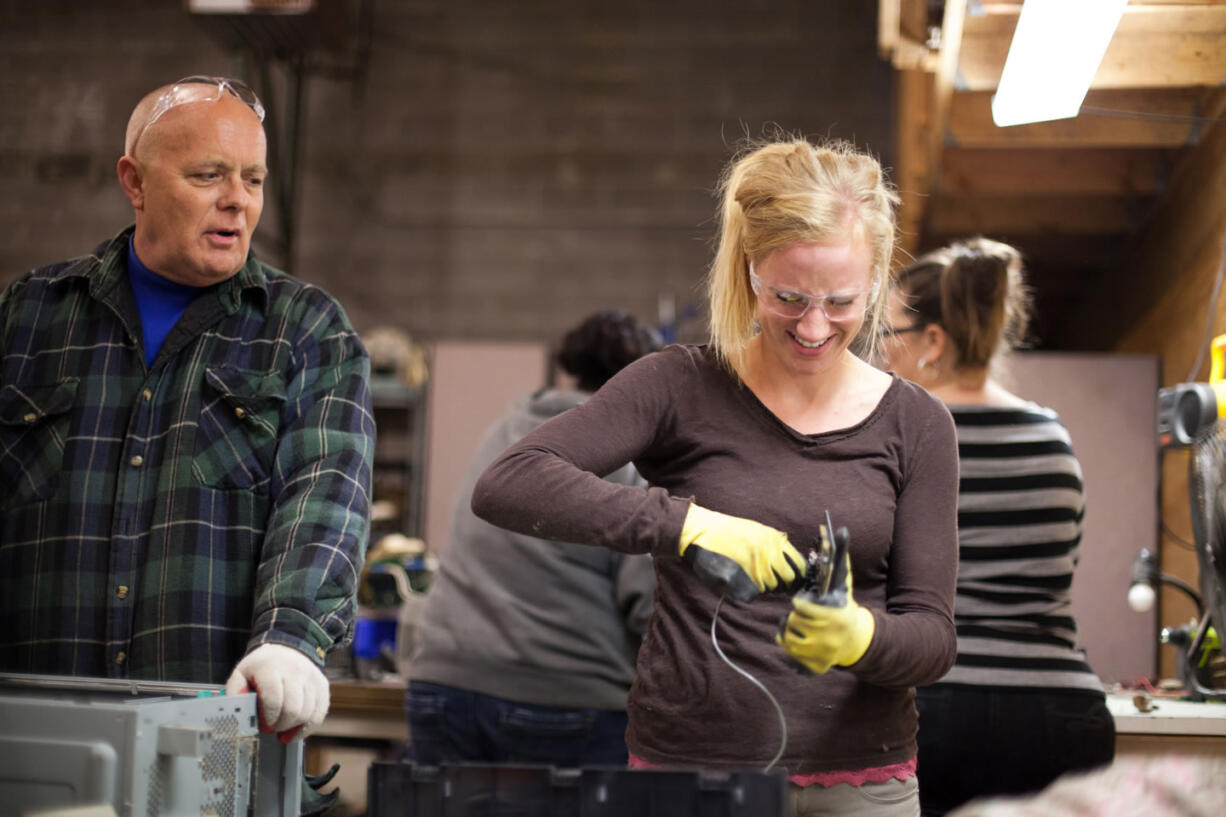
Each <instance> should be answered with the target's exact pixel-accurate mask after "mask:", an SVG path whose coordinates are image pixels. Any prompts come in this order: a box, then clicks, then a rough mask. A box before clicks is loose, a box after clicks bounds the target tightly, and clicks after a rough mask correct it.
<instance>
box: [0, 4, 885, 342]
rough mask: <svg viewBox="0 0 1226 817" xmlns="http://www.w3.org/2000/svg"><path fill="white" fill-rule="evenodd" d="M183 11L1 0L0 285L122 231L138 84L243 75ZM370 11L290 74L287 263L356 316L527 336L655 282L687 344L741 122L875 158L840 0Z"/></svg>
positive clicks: (881, 137) (867, 100)
mask: <svg viewBox="0 0 1226 817" xmlns="http://www.w3.org/2000/svg"><path fill="white" fill-rule="evenodd" d="M184 5H185V4H183V3H176V2H169V1H168V0H160V1H158V0H120V1H118V2H108V3H95V2H90V0H77V1H76V2H69V1H68V0H42V1H41V2H40V3H37V4H34V3H26V2H17V0H3V2H0V15H2V16H0V185H2V186H3V188H4V189H5V191H6V195H5V196H4V197H3V198H2V199H0V231H2V232H3V234H4V235H5V237H6V238H5V240H4V241H3V242H0V283H4V282H7V281H8V280H10V279H11V278H13V277H15V276H16V275H17V274H19V273H20V272H23V271H24V270H26V269H29V268H30V267H33V266H35V265H37V264H41V263H44V262H48V261H51V260H56V259H59V258H63V257H68V256H71V255H77V254H80V253H83V252H86V251H88V250H89V249H91V248H92V246H93V245H94V244H95V243H96V242H97V241H99V240H101V239H103V238H104V237H107V236H109V235H111V234H113V233H114V232H115V231H117V230H118V229H119V228H121V227H122V226H124V225H125V224H127V223H128V222H129V221H130V210H129V208H128V206H127V202H126V200H124V198H123V196H122V194H121V193H120V191H119V188H118V185H117V184H116V182H115V180H114V163H115V160H116V159H117V158H118V156H119V154H120V152H121V142H122V134H123V130H124V126H125V123H126V120H127V116H128V113H129V112H130V110H131V107H132V106H133V105H134V104H135V102H136V101H137V100H138V99H139V98H140V96H141V95H142V94H143V93H144V92H146V91H147V90H149V89H150V88H152V87H153V86H154V85H156V84H157V83H160V82H165V81H170V80H173V79H176V78H178V77H180V76H183V75H186V74H192V73H222V74H241V73H242V72H243V71H244V70H246V69H245V66H247V65H249V62H247V61H245V60H244V59H243V58H242V55H241V54H238V53H236V52H233V51H230V50H227V48H225V47H223V45H222V44H221V42H220V41H219V40H217V39H215V38H214V37H213V36H212V35H211V34H210V33H208V32H207V31H206V30H205V29H204V27H203V26H201V25H200V24H199V21H198V20H195V19H193V18H192V17H191V16H190V15H189V14H188V13H187V12H185V11H184ZM373 11H374V20H375V26H374V36H373V40H372V42H371V49H370V57H369V61H368V63H367V65H366V69H367V70H366V72H365V78H364V80H363V81H361V82H355V81H351V80H346V79H343V78H336V77H334V76H329V75H325V74H324V73H322V72H317V73H315V74H313V75H312V77H311V79H310V81H309V85H308V90H307V95H306V104H307V108H306V119H305V122H306V126H305V128H304V129H303V131H302V134H301V137H302V140H303V141H302V158H301V166H300V174H301V175H300V180H299V183H298V201H297V214H298V215H297V218H298V224H299V230H298V235H297V241H296V243H295V251H294V267H293V270H294V272H295V274H297V275H299V276H300V277H302V278H304V279H306V280H309V281H312V282H314V283H317V284H319V285H321V286H323V287H325V288H326V289H328V290H329V291H331V292H332V293H334V294H335V295H337V296H338V297H339V298H340V299H341V301H342V302H343V303H344V305H345V307H346V309H347V310H348V312H349V314H350V316H351V318H352V319H353V321H354V323H355V325H357V327H358V329H359V330H363V329H368V328H371V327H373V326H376V325H393V326H398V327H400V328H403V329H406V330H408V331H409V332H411V333H412V334H413V335H414V336H415V337H417V338H420V339H422V340H437V339H480V340H490V339H492V340H499V339H505V340H519V341H541V340H543V341H547V342H548V341H551V340H553V339H554V338H555V337H556V336H557V335H559V334H560V333H561V332H562V331H564V330H565V329H566V328H568V327H569V326H571V325H573V323H575V322H576V321H577V320H578V319H579V318H580V317H582V316H583V315H584V314H586V313H588V312H590V311H593V310H595V309H600V308H610V307H619V308H624V309H628V310H630V311H631V312H633V313H634V314H636V315H637V316H639V317H640V318H641V319H643V320H647V321H654V320H655V319H656V316H657V307H658V303H659V301H660V299H661V298H662V297H671V298H673V299H675V300H676V302H677V304H678V309H679V311H680V312H681V313H682V314H683V315H685V314H687V313H688V312H696V313H697V314H696V315H695V317H693V318H692V319H691V320H689V321H688V322H683V323H682V325H681V327H680V332H679V336H680V337H681V338H682V339H701V338H702V337H704V336H705V326H704V325H703V323H702V318H701V298H702V288H701V287H702V277H703V274H704V271H705V266H706V264H707V262H708V260H709V258H710V254H711V248H712V244H711V241H712V236H713V233H714V221H713V216H714V213H715V206H716V202H715V199H714V198H713V195H712V191H713V189H714V186H715V183H716V179H717V177H718V174H719V172H720V169H721V167H722V166H723V164H724V162H725V161H726V160H727V158H728V157H729V156H730V155H731V153H732V151H733V149H734V148H735V146H736V144H737V143H738V141H739V140H740V139H741V138H742V137H744V136H745V135H746V134H751V135H755V136H756V135H761V134H762V133H763V132H764V129H765V128H767V127H769V126H770V125H772V124H773V125H777V126H778V127H781V128H783V129H785V130H787V131H789V132H800V133H805V134H809V135H815V136H822V135H827V136H832V137H838V138H845V139H851V140H853V141H855V142H856V143H857V144H860V145H861V146H864V147H867V148H869V149H870V150H872V151H874V152H875V153H877V154H878V155H879V156H881V158H882V159H883V160H884V161H885V163H886V164H887V165H888V164H889V163H890V161H891V158H892V157H891V156H890V148H889V146H890V143H891V141H892V134H891V132H890V127H891V126H890V119H889V117H890V110H891V102H890V95H891V87H890V72H889V68H888V65H887V64H886V63H884V62H883V61H881V60H880V59H879V58H878V57H877V54H876V45H875V37H876V4H874V3H868V2H864V0H821V2H813V1H812V0H770V2H752V1H750V0H678V1H677V2H672V3H659V2H645V1H644V0H622V1H621V2H612V0H587V1H585V2H575V1H574V0H515V2H510V1H509V0H504V1H499V0H483V1H480V2H479V1H478V0H413V1H410V0H375V2H374V6H373ZM283 76H284V75H283V74H277V75H275V76H274V79H276V80H278V81H277V82H274V88H276V87H278V85H280V86H282V87H283V86H284V82H283V81H282V78H283ZM282 101H283V100H282ZM276 115H278V111H277V110H275V109H274V110H273V111H272V112H270V116H276ZM270 198H271V197H270ZM278 230H279V223H278V215H277V212H276V207H275V206H274V205H273V203H272V202H271V201H268V202H267V203H266V205H265V215H264V220H263V221H262V223H261V227H260V233H259V234H258V235H257V243H256V246H257V251H259V252H261V254H262V255H264V257H266V258H268V260H270V261H272V262H274V263H284V259H282V258H280V257H279V256H278V250H277V247H278V242H277V240H276V239H277V231H278Z"/></svg>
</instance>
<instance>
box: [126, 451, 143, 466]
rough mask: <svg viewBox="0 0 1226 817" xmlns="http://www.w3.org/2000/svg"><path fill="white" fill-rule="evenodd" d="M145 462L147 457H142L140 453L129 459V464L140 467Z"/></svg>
mask: <svg viewBox="0 0 1226 817" xmlns="http://www.w3.org/2000/svg"><path fill="white" fill-rule="evenodd" d="M144 464H145V458H144V457H142V456H141V455H140V454H137V455H136V456H135V457H133V458H132V459H130V460H128V465H131V466H132V467H133V468H140V467H141V466H142V465H144Z"/></svg>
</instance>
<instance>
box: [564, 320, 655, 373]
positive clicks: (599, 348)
mask: <svg viewBox="0 0 1226 817" xmlns="http://www.w3.org/2000/svg"><path fill="white" fill-rule="evenodd" d="M661 346H662V343H661V342H660V337H659V335H658V334H657V333H656V332H655V331H654V330H652V329H649V328H647V327H645V326H643V325H642V324H640V323H639V322H638V321H637V320H635V319H634V317H633V316H632V315H630V314H628V313H626V312H623V311H621V310H611V311H605V312H597V313H596V314H594V315H591V316H590V317H588V318H587V319H585V320H584V321H583V323H581V324H579V325H578V326H576V327H575V328H574V329H571V330H570V331H569V332H567V333H566V335H565V336H564V337H563V338H562V346H561V348H560V349H559V350H558V356H557V359H558V364H559V365H560V366H561V367H562V369H563V370H564V371H566V372H567V373H568V374H570V375H571V376H573V377H574V378H575V379H576V380H578V386H579V388H580V389H582V390H583V391H590V392H594V391H596V390H597V389H599V388H600V387H601V386H603V385H604V384H605V381H606V380H608V379H609V378H610V377H612V376H613V375H615V374H617V373H618V372H619V371H621V370H622V368H624V367H625V366H626V365H627V364H629V363H632V362H634V361H635V360H638V359H639V358H640V357H642V356H643V355H645V354H648V353H649V352H654V351H656V350H657V349H659V348H660V347H661Z"/></svg>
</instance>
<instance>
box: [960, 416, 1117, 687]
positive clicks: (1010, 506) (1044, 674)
mask: <svg viewBox="0 0 1226 817" xmlns="http://www.w3.org/2000/svg"><path fill="white" fill-rule="evenodd" d="M950 413H951V414H952V415H953V418H954V423H955V426H956V428H957V433H958V453H959V457H960V464H961V481H960V489H959V496H958V539H959V562H958V592H957V599H956V603H955V610H954V618H955V622H956V624H957V628H958V659H957V663H956V664H955V665H954V667H953V669H951V670H950V671H949V673H948V674H947V675H946V676H945V677H944V678H943V679H942V680H941V681H940V683H943V684H959V685H971V686H991V687H997V688H1023V689H1046V690H1064V691H1074V690H1081V691H1086V692H1094V693H1098V694H1102V691H1103V689H1102V684H1101V682H1100V681H1099V679H1098V677H1097V676H1096V675H1095V674H1094V671H1093V670H1092V669H1091V668H1090V666H1089V664H1088V663H1086V660H1085V656H1084V654H1083V653H1082V651H1081V650H1080V649H1079V648H1078V646H1077V623H1076V621H1075V620H1074V619H1073V614H1072V609H1071V597H1070V588H1071V586H1072V582H1073V570H1074V568H1075V567H1076V565H1077V559H1078V550H1079V546H1080V544H1081V529H1082V518H1083V516H1084V514H1085V493H1084V490H1083V485H1082V473H1081V465H1080V463H1079V462H1078V461H1077V457H1076V455H1075V454H1074V453H1073V447H1072V444H1071V441H1070V439H1069V434H1068V430H1067V429H1066V428H1065V427H1064V425H1063V424H1062V423H1061V422H1060V419H1059V417H1058V416H1057V415H1056V413H1055V412H1054V411H1051V410H1050V409H1046V408H1042V407H1040V406H1038V405H1035V404H1034V403H1030V404H1028V405H1026V406H1023V407H998V406H969V405H955V406H950Z"/></svg>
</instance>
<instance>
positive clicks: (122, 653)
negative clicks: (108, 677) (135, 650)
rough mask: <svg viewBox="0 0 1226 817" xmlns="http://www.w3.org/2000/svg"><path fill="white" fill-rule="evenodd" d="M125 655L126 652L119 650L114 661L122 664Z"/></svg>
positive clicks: (126, 655)
mask: <svg viewBox="0 0 1226 817" xmlns="http://www.w3.org/2000/svg"><path fill="white" fill-rule="evenodd" d="M127 657H128V654H127V653H126V652H121V653H119V655H116V656H115V663H116V664H122V663H123V662H124V660H125V659H126V658H127Z"/></svg>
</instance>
